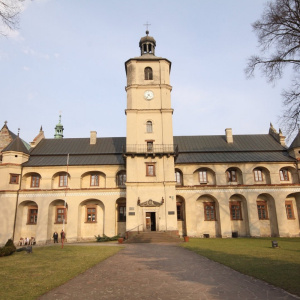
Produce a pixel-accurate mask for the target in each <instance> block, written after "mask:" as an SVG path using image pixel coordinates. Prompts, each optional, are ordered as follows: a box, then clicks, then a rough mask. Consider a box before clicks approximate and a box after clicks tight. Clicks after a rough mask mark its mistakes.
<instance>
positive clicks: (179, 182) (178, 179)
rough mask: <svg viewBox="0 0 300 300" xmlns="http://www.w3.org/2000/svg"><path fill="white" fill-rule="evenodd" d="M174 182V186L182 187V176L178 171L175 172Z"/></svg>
mask: <svg viewBox="0 0 300 300" xmlns="http://www.w3.org/2000/svg"><path fill="white" fill-rule="evenodd" d="M175 181H176V185H182V176H181V173H180V172H178V171H176V172H175Z"/></svg>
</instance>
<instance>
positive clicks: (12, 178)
mask: <svg viewBox="0 0 300 300" xmlns="http://www.w3.org/2000/svg"><path fill="white" fill-rule="evenodd" d="M9 175H10V178H9V184H19V182H20V174H14V173H10V174H9Z"/></svg>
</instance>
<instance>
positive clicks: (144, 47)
mask: <svg viewBox="0 0 300 300" xmlns="http://www.w3.org/2000/svg"><path fill="white" fill-rule="evenodd" d="M139 45H140V49H141V55H145V54H152V55H155V46H156V41H155V39H154V38H153V37H152V36H149V31H148V30H147V31H146V36H144V37H142V38H141V39H140V44H139Z"/></svg>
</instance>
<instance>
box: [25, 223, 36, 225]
mask: <svg viewBox="0 0 300 300" xmlns="http://www.w3.org/2000/svg"><path fill="white" fill-rule="evenodd" d="M26 225H36V223H26Z"/></svg>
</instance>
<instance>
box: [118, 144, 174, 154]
mask: <svg viewBox="0 0 300 300" xmlns="http://www.w3.org/2000/svg"><path fill="white" fill-rule="evenodd" d="M123 151H124V153H129V154H130V153H134V154H136V153H149V154H152V153H154V154H159V153H162V154H173V153H175V154H176V153H177V152H178V146H177V145H174V144H170V145H166V144H162V145H158V144H151V145H145V144H142V145H138V144H133V145H126V146H125V147H124V149H123Z"/></svg>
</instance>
